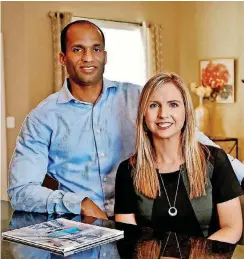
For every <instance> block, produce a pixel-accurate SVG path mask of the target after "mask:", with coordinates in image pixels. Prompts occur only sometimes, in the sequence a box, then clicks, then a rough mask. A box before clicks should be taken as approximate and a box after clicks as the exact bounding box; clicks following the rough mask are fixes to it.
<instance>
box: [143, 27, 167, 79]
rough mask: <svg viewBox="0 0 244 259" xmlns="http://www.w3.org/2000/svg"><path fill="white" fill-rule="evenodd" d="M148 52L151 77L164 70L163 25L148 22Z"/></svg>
mask: <svg viewBox="0 0 244 259" xmlns="http://www.w3.org/2000/svg"><path fill="white" fill-rule="evenodd" d="M146 26H147V48H148V50H147V52H148V64H149V68H148V69H149V75H150V77H151V76H153V75H155V74H156V73H157V72H160V71H163V61H164V60H163V26H162V25H160V24H148V23H147V25H146Z"/></svg>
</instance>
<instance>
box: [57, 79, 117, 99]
mask: <svg viewBox="0 0 244 259" xmlns="http://www.w3.org/2000/svg"><path fill="white" fill-rule="evenodd" d="M111 87H116V88H117V87H118V82H115V81H110V80H108V79H106V78H103V90H102V93H105V92H106V91H107V89H108V88H111ZM58 93H59V95H58V100H57V103H68V102H70V101H71V100H76V99H75V97H74V96H73V95H72V94H71V92H70V91H69V88H68V81H67V78H66V80H65V81H64V84H63V87H62V88H61V89H60V90H59V92H58Z"/></svg>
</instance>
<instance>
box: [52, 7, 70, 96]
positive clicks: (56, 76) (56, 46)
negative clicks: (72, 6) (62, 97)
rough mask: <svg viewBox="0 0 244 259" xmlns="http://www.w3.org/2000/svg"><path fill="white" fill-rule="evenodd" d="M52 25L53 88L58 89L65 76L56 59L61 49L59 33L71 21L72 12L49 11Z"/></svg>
mask: <svg viewBox="0 0 244 259" xmlns="http://www.w3.org/2000/svg"><path fill="white" fill-rule="evenodd" d="M49 17H50V18H51V25H52V41H53V90H54V92H56V91H58V90H59V89H60V88H61V87H62V85H63V82H64V79H65V78H66V76H67V74H66V69H65V67H63V66H62V65H61V64H60V63H59V61H58V54H59V52H60V51H61V46H60V34H61V31H62V29H63V28H64V27H65V26H66V25H67V24H68V23H70V22H71V19H72V13H69V12H63V13H62V12H49Z"/></svg>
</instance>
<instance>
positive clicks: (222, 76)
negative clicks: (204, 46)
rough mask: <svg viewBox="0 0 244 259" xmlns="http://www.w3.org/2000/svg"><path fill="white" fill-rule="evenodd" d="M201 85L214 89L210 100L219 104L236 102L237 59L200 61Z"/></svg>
mask: <svg viewBox="0 0 244 259" xmlns="http://www.w3.org/2000/svg"><path fill="white" fill-rule="evenodd" d="M200 83H201V85H203V86H210V87H211V89H212V92H211V95H210V97H209V99H210V100H211V101H214V102H217V103H234V102H235V59H234V58H218V59H205V60H200Z"/></svg>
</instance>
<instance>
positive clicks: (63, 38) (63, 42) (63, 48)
mask: <svg viewBox="0 0 244 259" xmlns="http://www.w3.org/2000/svg"><path fill="white" fill-rule="evenodd" d="M74 24H90V25H93V26H95V27H96V28H97V29H98V31H99V32H100V33H101V35H102V41H103V45H104V47H105V37H104V33H103V31H102V30H101V29H100V28H99V27H98V26H97V25H96V24H94V23H92V22H90V21H88V20H77V21H74V22H71V23H69V24H68V25H66V26H65V27H64V28H63V30H62V32H61V36H60V41H61V51H62V52H63V53H66V45H67V44H66V43H67V42H66V40H67V39H66V36H67V31H68V29H69V28H70V27H71V26H72V25H74Z"/></svg>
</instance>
